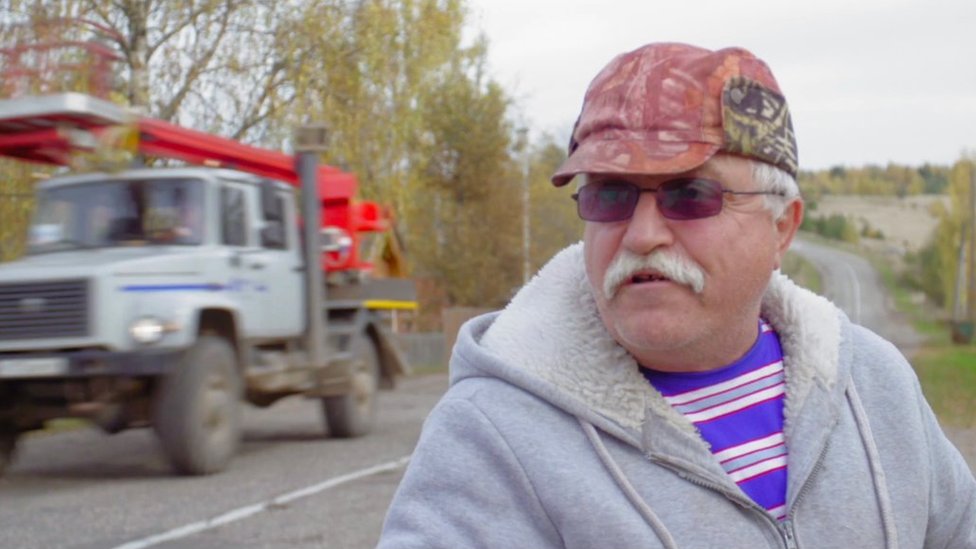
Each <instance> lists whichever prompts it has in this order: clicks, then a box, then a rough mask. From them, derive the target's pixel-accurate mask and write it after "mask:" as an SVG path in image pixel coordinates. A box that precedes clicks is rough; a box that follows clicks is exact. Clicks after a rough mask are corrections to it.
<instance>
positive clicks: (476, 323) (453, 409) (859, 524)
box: [379, 244, 976, 549]
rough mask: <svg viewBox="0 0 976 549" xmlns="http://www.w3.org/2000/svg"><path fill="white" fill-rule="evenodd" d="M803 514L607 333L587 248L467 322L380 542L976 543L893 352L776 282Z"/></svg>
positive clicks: (784, 281)
mask: <svg viewBox="0 0 976 549" xmlns="http://www.w3.org/2000/svg"><path fill="white" fill-rule="evenodd" d="M762 314H763V317H764V318H765V319H766V320H767V321H769V323H770V324H772V325H773V327H774V328H775V329H776V331H777V332H778V333H779V336H780V340H781V343H782V347H783V352H784V357H785V361H784V363H785V370H786V380H787V381H786V383H787V392H786V407H785V420H786V422H785V433H786V441H787V448H788V451H789V457H788V460H789V463H788V467H789V468H788V478H789V480H788V488H787V509H788V511H787V513H788V515H787V519H786V520H785V521H782V522H778V521H776V520H775V519H773V518H772V517H771V516H770V515H769V514H768V513H767V512H766V511H765V510H764V509H763V508H761V507H759V506H758V505H756V504H755V503H754V502H753V501H752V500H750V499H749V497H748V496H746V495H745V493H743V492H742V491H741V490H740V489H739V487H738V486H737V485H736V484H735V483H734V482H733V481H732V480H731V479H730V478H729V477H728V475H727V474H726V473H725V472H724V471H723V470H722V468H721V466H720V465H719V463H718V461H717V460H716V459H715V458H714V457H713V455H712V454H711V452H710V450H709V448H708V445H707V443H706V442H705V441H704V440H703V439H702V438H701V437H700V436H699V434H698V432H697V430H696V428H695V427H694V425H692V424H691V423H690V422H689V421H688V420H687V419H685V418H684V416H682V415H681V414H680V413H678V412H676V411H675V410H673V409H672V408H671V406H670V405H668V404H667V403H666V402H665V401H664V399H663V397H662V396H661V395H660V394H659V393H657V392H656V391H655V390H654V389H653V388H652V387H651V385H650V384H649V383H647V381H646V380H645V379H644V378H643V376H642V375H641V374H640V373H639V371H638V367H637V364H636V363H635V361H634V359H633V357H632V356H631V355H630V354H629V353H627V352H626V351H625V350H624V349H623V348H622V347H620V346H619V345H618V344H617V343H616V342H615V341H614V340H613V339H612V338H611V337H610V336H609V334H608V333H607V331H606V329H605V328H604V326H603V324H602V323H601V321H600V318H599V316H598V314H597V312H596V305H595V303H594V300H593V296H592V294H591V291H590V287H589V284H588V282H587V280H586V275H585V273H584V270H583V258H582V246H581V245H580V244H576V245H574V246H571V247H569V248H567V249H566V250H564V251H562V252H560V254H558V255H557V256H556V257H554V258H553V260H552V261H551V262H550V263H549V264H548V265H547V266H546V267H544V268H543V269H542V270H541V271H540V273H539V274H538V276H536V277H535V278H534V279H533V280H532V281H531V282H530V283H529V284H528V285H526V286H525V287H524V288H523V289H522V290H521V291H520V292H519V293H518V295H517V296H516V297H515V298H514V299H513V300H512V302H511V304H510V305H509V306H508V307H507V308H506V309H505V310H504V311H502V312H501V313H492V314H489V315H485V316H482V317H478V318H476V319H474V320H472V321H470V322H468V323H467V324H466V325H465V326H464V327H463V328H462V330H461V333H460V334H459V338H458V342H457V345H456V347H455V349H454V354H453V356H452V359H451V366H450V367H451V387H450V389H449V390H448V392H447V393H446V394H445V395H444V397H443V399H442V400H441V402H440V403H439V404H438V405H437V406H436V407H435V409H434V410H433V411H432V412H431V414H430V416H429V417H428V419H427V421H426V423H425V425H424V430H423V433H422V435H421V437H420V441H419V443H418V445H417V449H416V451H415V453H414V455H413V457H412V459H411V461H410V465H409V466H408V468H407V471H406V474H405V476H404V479H403V482H402V483H401V485H400V487H399V489H398V491H397V494H396V496H395V498H394V500H393V503H392V505H391V507H390V510H389V513H388V515H387V518H386V522H385V524H384V529H383V536H382V539H381V541H380V543H379V547H381V548H383V549H393V548H420V547H425V548H439V547H442V548H445V549H446V548H450V549H457V548H468V547H491V548H503V547H505V548H508V547H512V548H547V547H567V548H590V547H593V548H596V547H600V548H631V547H633V548H637V547H640V548H654V547H667V548H689V549H690V548H695V549H700V548H711V547H723V548H743V549H745V548H750V549H755V548H766V547H769V548H773V547H787V548H793V547H801V548H844V549H849V548H854V547H858V548H882V547H885V548H902V549H908V548H921V547H925V548H947V549H949V548H951V549H966V548H976V481H974V479H973V475H972V473H971V472H970V470H969V468H968V467H967V465H966V464H965V462H964V461H963V459H962V457H961V456H960V455H959V453H958V452H957V451H956V449H955V448H954V447H953V446H952V445H951V444H950V443H949V442H948V441H947V439H946V438H945V436H944V435H943V433H942V431H941V429H940V428H939V426H938V424H937V423H936V419H935V417H934V416H933V414H932V411H931V409H930V408H929V406H928V404H927V403H926V402H925V399H924V398H923V396H922V393H921V391H920V389H919V384H918V381H917V379H916V377H915V375H914V373H913V371H912V369H911V367H910V366H909V364H908V363H907V362H906V361H905V359H904V358H903V357H902V355H901V354H900V353H899V352H898V351H897V349H895V347H894V346H892V345H891V344H890V343H888V342H886V341H885V340H883V339H881V338H880V337H878V336H877V335H875V334H874V333H872V332H870V331H869V330H867V329H865V328H862V327H860V326H857V325H854V324H852V323H851V322H850V321H849V320H848V319H847V317H846V316H845V315H844V314H843V313H842V312H841V311H840V310H839V309H837V308H836V307H835V306H834V305H833V304H832V303H830V302H829V301H827V300H826V299H824V298H822V297H820V296H817V295H815V294H813V293H811V292H809V291H807V290H804V289H802V288H800V287H798V286H796V285H795V284H793V283H792V282H791V281H790V280H789V279H788V278H786V277H785V276H783V275H781V274H779V273H777V274H775V275H774V276H773V279H772V281H771V283H770V285H769V288H768V289H767V291H766V294H765V296H764V299H763V308H762Z"/></svg>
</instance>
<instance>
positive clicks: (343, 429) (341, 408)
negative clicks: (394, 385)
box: [322, 335, 380, 438]
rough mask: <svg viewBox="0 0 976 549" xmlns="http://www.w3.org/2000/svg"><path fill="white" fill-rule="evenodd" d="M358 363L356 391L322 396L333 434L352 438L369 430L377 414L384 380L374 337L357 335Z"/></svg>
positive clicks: (354, 375) (354, 387)
mask: <svg viewBox="0 0 976 549" xmlns="http://www.w3.org/2000/svg"><path fill="white" fill-rule="evenodd" d="M353 356H354V359H355V361H356V362H355V366H354V367H353V374H352V390H351V391H350V392H349V393H348V394H345V395H342V396H334V397H325V398H323V399H322V410H323V412H324V413H325V419H326V423H327V424H328V426H329V434H331V435H332V436H334V437H340V438H350V437H358V436H362V435H365V434H366V433H369V431H370V430H371V429H372V428H373V421H374V418H375V416H376V401H377V398H376V397H377V393H378V392H379V382H380V359H379V354H378V353H377V351H376V343H374V341H373V338H371V337H369V336H367V335H363V336H361V337H359V338H357V341H356V343H355V347H354V353H353Z"/></svg>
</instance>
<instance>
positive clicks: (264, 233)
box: [261, 196, 288, 250]
mask: <svg viewBox="0 0 976 549" xmlns="http://www.w3.org/2000/svg"><path fill="white" fill-rule="evenodd" d="M274 200H275V202H276V204H275V207H276V208H277V211H279V212H281V219H276V220H269V221H266V223H265V226H264V228H263V229H261V246H263V247H265V248H270V249H273V250H287V249H288V229H287V227H288V225H287V221H288V220H287V216H288V214H287V212H288V210H287V209H286V208H285V201H284V199H283V198H282V197H281V196H275V198H274Z"/></svg>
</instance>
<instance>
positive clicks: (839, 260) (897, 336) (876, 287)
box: [791, 237, 919, 353]
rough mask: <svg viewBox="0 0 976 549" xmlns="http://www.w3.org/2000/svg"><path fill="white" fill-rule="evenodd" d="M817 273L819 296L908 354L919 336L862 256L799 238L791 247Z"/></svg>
mask: <svg viewBox="0 0 976 549" xmlns="http://www.w3.org/2000/svg"><path fill="white" fill-rule="evenodd" d="M791 249H792V250H793V251H794V252H796V253H798V254H799V255H801V256H803V257H804V258H806V259H807V260H809V261H810V262H811V263H813V264H814V266H815V267H816V268H817V270H818V271H819V272H820V275H821V277H822V280H823V295H824V297H826V298H828V299H830V300H831V301H833V302H834V303H835V304H836V305H837V306H838V307H840V308H841V309H843V310H844V312H845V313H847V316H849V317H850V319H851V320H853V321H854V322H856V323H858V324H861V325H863V326H866V327H868V328H870V329H871V330H874V331H875V332H877V333H878V334H879V335H881V336H882V337H884V338H885V339H887V340H889V341H891V342H892V343H894V344H895V345H896V346H898V347H899V348H900V349H901V350H902V352H906V353H910V352H911V350H912V349H913V348H914V347H915V346H916V345H918V343H919V336H918V335H917V334H916V333H915V331H914V330H913V329H912V328H911V326H910V325H909V324H908V322H907V321H906V320H905V319H904V318H902V317H901V316H900V315H899V314H898V313H897V312H896V311H895V309H894V306H893V304H892V303H891V300H890V298H889V297H888V295H887V294H886V293H885V291H884V285H883V284H882V282H881V278H880V275H879V274H878V272H877V271H876V270H875V269H874V267H872V266H871V264H870V263H869V262H868V261H867V260H865V259H864V258H863V257H861V256H858V255H855V254H853V253H850V252H846V251H843V250H839V249H837V248H832V247H828V246H823V245H820V244H817V243H815V242H812V241H809V240H805V239H803V238H802V237H801V238H797V239H796V240H794V241H793V246H792V248H791Z"/></svg>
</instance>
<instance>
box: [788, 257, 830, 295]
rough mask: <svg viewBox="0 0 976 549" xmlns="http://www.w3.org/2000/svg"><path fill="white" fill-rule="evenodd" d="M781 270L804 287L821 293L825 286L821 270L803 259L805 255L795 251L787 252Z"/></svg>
mask: <svg viewBox="0 0 976 549" xmlns="http://www.w3.org/2000/svg"><path fill="white" fill-rule="evenodd" d="M781 270H782V271H783V272H784V273H785V274H786V275H787V276H789V277H790V278H791V279H793V282H796V283H797V284H799V285H800V286H803V287H804V288H807V289H809V290H812V291H814V292H816V293H820V292H821V289H822V288H823V280H822V279H821V277H820V271H818V270H817V268H816V267H814V266H813V263H810V262H809V261H807V260H806V259H803V257H801V256H800V255H799V254H797V253H795V252H786V257H784V258H783V265H782V266H781Z"/></svg>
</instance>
